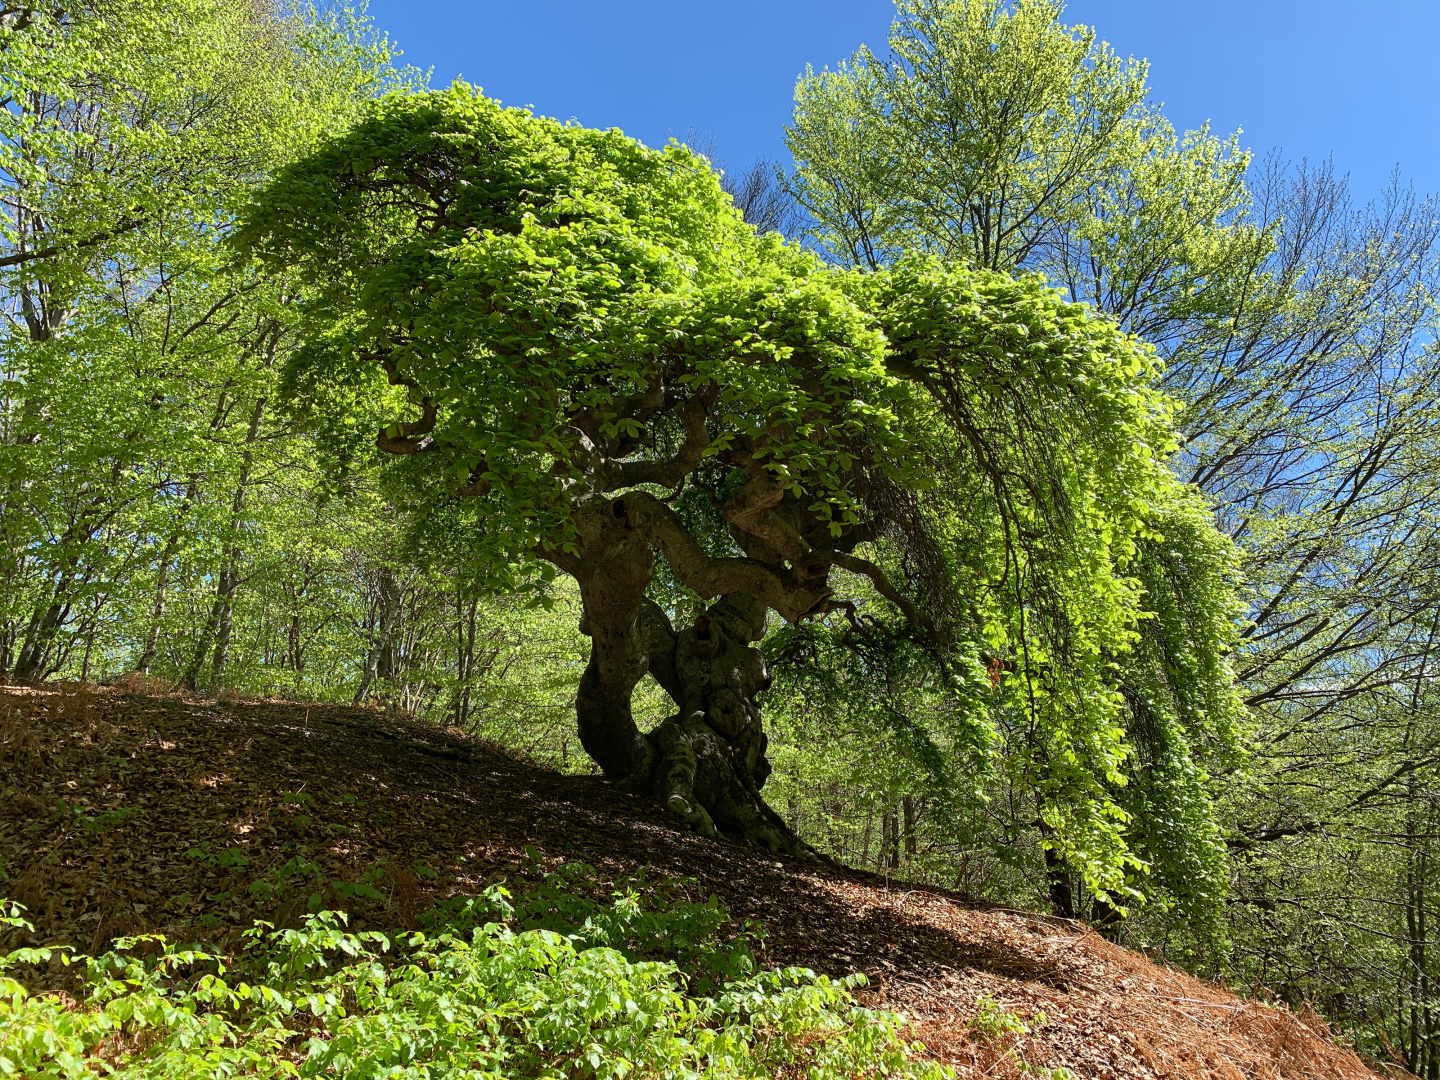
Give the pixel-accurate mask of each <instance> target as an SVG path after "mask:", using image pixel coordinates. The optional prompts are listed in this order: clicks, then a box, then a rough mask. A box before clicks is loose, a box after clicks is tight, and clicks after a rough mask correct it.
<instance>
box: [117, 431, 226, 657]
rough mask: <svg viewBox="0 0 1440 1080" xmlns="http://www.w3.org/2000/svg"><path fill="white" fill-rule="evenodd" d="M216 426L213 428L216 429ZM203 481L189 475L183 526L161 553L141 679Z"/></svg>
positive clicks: (156, 645)
mask: <svg viewBox="0 0 1440 1080" xmlns="http://www.w3.org/2000/svg"><path fill="white" fill-rule="evenodd" d="M214 426H215V425H214V423H212V424H211V428H212V429H213V428H214ZM199 481H200V478H199V475H198V474H196V473H191V474H190V479H189V480H188V481H187V482H186V484H185V498H184V499H183V500H182V501H181V503H180V522H181V524H180V525H178V526H176V527H175V529H174V530H173V531H172V532H171V533H170V535H169V537H167V538H166V540H165V550H164V551H162V552H161V553H160V568H159V570H158V571H157V572H156V575H155V603H154V605H153V606H152V607H151V609H150V625H149V628H148V629H147V630H146V631H145V644H144V646H143V647H142V648H141V650H140V659H138V660H136V661H135V670H136V671H138V672H139V673H140V674H141V675H149V674H150V665H151V664H153V663H154V662H155V654H156V652H157V651H158V650H159V647H160V623H161V622H162V621H163V620H164V618H165V598H166V591H167V590H168V588H169V585H170V568H171V566H172V565H173V564H174V562H175V556H176V555H177V554H179V552H180V538H181V537H182V536H183V535H184V531H185V525H184V521H185V516H186V515H187V514H188V513H189V512H190V507H191V506H192V505H193V504H194V502H195V487H196V485H197V484H198V483H199Z"/></svg>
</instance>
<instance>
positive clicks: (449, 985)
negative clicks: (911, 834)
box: [0, 863, 951, 1080]
mask: <svg viewBox="0 0 1440 1080" xmlns="http://www.w3.org/2000/svg"><path fill="white" fill-rule="evenodd" d="M595 894H596V888H595V872H594V871H593V870H592V869H591V868H590V867H588V866H585V865H584V864H579V863H574V864H568V865H566V866H563V867H561V868H560V869H559V870H558V871H555V872H553V873H550V874H547V875H545V877H544V879H543V880H542V881H540V882H538V883H536V884H533V885H523V886H517V887H516V890H515V893H514V894H513V895H512V893H511V892H509V891H507V890H506V889H505V888H503V887H501V886H498V885H496V886H491V887H490V888H488V889H486V890H485V891H484V892H483V893H481V894H480V895H478V896H472V897H460V898H452V899H450V900H447V901H445V902H443V903H441V904H439V905H437V906H436V907H434V908H432V909H431V910H430V911H428V912H426V913H425V914H424V915H423V916H422V917H421V919H420V925H421V929H419V930H415V931H393V932H380V931H373V930H371V931H351V929H350V928H349V926H348V921H347V916H346V915H345V914H344V913H343V912H336V911H320V912H317V913H314V914H311V915H309V916H308V917H307V918H306V919H305V920H304V923H303V925H302V926H301V927H299V928H298V929H278V930H277V929H275V928H274V927H273V926H271V925H270V924H268V923H264V922H259V923H256V924H255V925H254V926H253V927H252V928H251V929H250V930H249V931H247V932H246V933H245V934H244V936H243V940H242V945H241V947H240V948H239V949H238V950H236V951H235V952H234V953H233V954H229V955H221V954H220V952H219V951H218V950H216V949H214V948H213V947H207V946H200V945H181V944H177V943H174V942H171V941H169V940H167V939H166V938H165V937H163V936H161V935H157V934H146V935H140V936H137V937H131V938H125V939H121V940H118V941H117V942H116V943H115V948H114V950H113V951H111V952H108V953H106V954H104V955H103V956H96V957H90V956H72V955H70V954H68V953H64V952H61V953H58V954H57V953H56V952H55V951H53V950H49V949H33V948H26V949H17V950H15V951H12V952H10V953H9V954H8V955H6V956H4V957H0V994H3V999H0V1075H9V1076H23V1077H27V1078H28V1077H36V1078H39V1077H85V1076H95V1075H101V1076H104V1075H116V1076H123V1077H129V1078H135V1080H139V1078H142V1077H144V1078H149V1077H176V1078H179V1077H184V1078H187V1080H188V1078H201V1077H232V1076H256V1077H292V1076H303V1077H309V1076H337V1077H342V1076H343V1077H353V1078H357V1080H361V1078H365V1080H368V1078H371V1077H375V1078H379V1077H386V1078H417V1080H419V1078H424V1080H449V1078H452V1077H467V1078H471V1077H473V1078H500V1077H505V1078H511V1077H516V1078H520V1077H525V1078H532V1077H533V1078H539V1077H546V1078H556V1080H560V1078H565V1080H570V1078H597V1080H599V1078H606V1080H608V1078H621V1077H637V1078H638V1077H676V1078H682V1077H683V1078H692V1077H693V1078H697V1080H698V1078H702V1077H703V1078H716V1080H720V1078H730V1077H736V1078H739V1077H746V1078H748V1077H754V1078H757V1080H758V1078H761V1077H764V1078H770V1077H777V1076H778V1077H797V1078H798V1077H807V1078H815V1080H821V1078H829V1077H834V1078H837V1080H838V1078H841V1077H845V1078H853V1077H872V1076H873V1077H882V1076H883V1077H889V1076H894V1077H917V1078H918V1077H924V1078H927V1080H928V1078H939V1077H942V1076H949V1075H951V1074H950V1073H949V1072H947V1071H945V1070H942V1069H941V1068H939V1067H938V1066H936V1065H934V1064H933V1063H929V1062H923V1061H918V1060H916V1058H915V1055H916V1053H917V1052H918V1051H919V1050H920V1049H921V1047H920V1045H919V1044H918V1043H912V1042H910V1041H908V1040H907V1038H906V1036H905V1024H904V1021H903V1019H902V1018H901V1017H899V1016H896V1015H894V1014H892V1013H886V1012H878V1011H873V1010H869V1009H864V1008H861V1007H860V1006H858V1005H857V1004H856V1002H855V1000H854V997H853V996H852V993H851V991H852V990H854V989H855V988H856V987H857V986H859V985H862V983H863V977H861V976H858V975H857V976H850V977H847V978H844V979H839V980H832V979H829V978H827V977H825V976H823V975H817V974H815V973H814V972H812V971H809V970H807V969H804V968H794V967H791V968H781V969H772V970H760V969H759V967H758V965H757V963H756V960H755V948H754V946H756V945H757V944H758V943H759V940H760V935H761V930H760V928H759V927H758V926H756V925H754V924H751V923H745V924H739V925H737V924H736V923H735V922H734V921H733V920H731V918H730V916H729V915H728V913H727V912H726V911H725V909H724V908H723V907H721V906H720V905H719V904H718V903H717V902H716V901H715V899H714V898H713V897H711V899H710V900H709V901H708V902H705V903H696V902H693V901H689V900H686V899H684V898H683V895H682V893H681V891H680V890H679V889H678V888H677V887H676V883H671V884H670V886H669V887H667V886H665V885H659V886H653V885H647V884H646V883H645V882H643V881H637V882H631V883H629V884H627V885H626V886H625V887H623V888H621V889H620V890H619V891H615V892H611V893H609V894H608V895H605V894H603V893H601V895H600V896H599V897H598V898H597V896H596V895H595ZM6 910H8V915H4V914H3V911H0V925H4V926H8V927H10V928H23V927H24V926H25V925H26V924H25V923H24V920H23V918H22V911H21V909H20V908H19V907H18V906H17V905H9V907H8V909H6ZM55 955H59V956H60V957H61V959H62V960H63V961H64V962H65V963H67V964H71V965H77V966H78V967H79V968H80V969H81V970H83V972H84V990H83V991H82V992H81V993H79V994H78V995H76V996H74V997H71V996H69V995H63V994H35V995H31V994H29V993H27V991H26V990H25V988H24V987H23V985H22V984H21V982H20V981H19V980H18V979H17V978H15V977H14V976H15V975H16V974H19V973H20V972H22V971H23V970H24V969H25V968H27V967H32V966H34V965H38V964H46V963H49V962H50V961H51V959H52V956H55Z"/></svg>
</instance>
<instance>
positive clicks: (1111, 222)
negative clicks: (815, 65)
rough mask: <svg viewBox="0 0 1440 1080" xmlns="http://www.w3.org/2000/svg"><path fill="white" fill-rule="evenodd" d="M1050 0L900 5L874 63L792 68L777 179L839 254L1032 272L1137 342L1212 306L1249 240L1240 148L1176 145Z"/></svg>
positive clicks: (1198, 136) (865, 55) (916, 0)
mask: <svg viewBox="0 0 1440 1080" xmlns="http://www.w3.org/2000/svg"><path fill="white" fill-rule="evenodd" d="M1061 12H1062V5H1061V4H1059V3H1057V2H1054V0H1021V2H1018V3H1013V4H1010V3H1005V2H1003V0H900V2H898V3H897V16H896V20H895V23H894V26H893V27H892V29H891V33H890V56H889V57H879V56H876V55H875V54H873V53H872V52H870V50H868V49H864V48H862V49H860V50H859V51H858V52H857V53H855V54H854V55H853V56H852V57H851V58H850V59H849V60H848V61H847V62H842V63H841V64H839V65H838V66H837V67H836V68H835V69H833V70H831V69H826V70H824V71H821V72H819V73H815V72H814V71H811V70H807V73H806V75H805V76H803V77H802V78H801V79H800V81H799V83H798V85H797V86H796V89H795V100H796V104H795V114H794V120H793V122H792V124H791V126H790V127H789V129H788V135H787V138H788V142H789V145H790V150H791V152H792V153H793V155H794V158H795V172H794V175H793V177H792V188H793V190H794V192H795V194H796V196H797V197H798V198H799V200H800V202H801V203H802V204H803V205H804V206H805V207H806V209H808V210H809V212H810V213H811V214H812V216H813V217H814V219H815V225H816V229H815V234H814V235H815V238H816V239H817V240H818V241H819V243H820V244H821V245H822V246H823V247H824V248H825V250H826V251H827V252H828V253H829V254H830V255H831V257H833V258H835V259H837V260H838V261H840V262H842V263H845V264H848V265H857V266H871V267H878V266H883V265H886V264H888V263H889V262H891V261H893V260H894V259H895V258H896V257H898V256H899V255H900V254H902V253H914V252H918V251H924V252H930V253H933V254H936V255H940V256H942V257H944V258H946V259H948V260H954V261H956V262H959V263H962V264H965V265H971V266H983V267H987V268H991V269H997V270H1005V271H1015V270H1027V271H1036V272H1040V273H1043V274H1045V275H1046V276H1047V278H1048V279H1049V280H1050V281H1051V282H1053V283H1055V284H1057V285H1063V286H1064V287H1065V288H1066V289H1067V290H1068V291H1069V293H1070V295H1071V296H1072V297H1073V298H1074V299H1076V300H1086V301H1089V302H1091V303H1094V304H1095V305H1096V306H1097V307H1098V308H1100V309H1101V310H1103V311H1106V312H1109V313H1111V314H1112V315H1114V316H1116V317H1118V318H1120V319H1122V320H1123V321H1125V322H1126V324H1127V326H1128V327H1129V328H1131V329H1134V330H1136V331H1139V332H1141V333H1142V334H1144V335H1145V336H1155V335H1157V334H1158V333H1160V332H1162V326H1161V324H1160V323H1158V322H1154V321H1153V320H1152V319H1151V318H1150V316H1151V315H1153V314H1154V313H1155V312H1156V311H1157V309H1158V310H1160V311H1165V310H1167V309H1169V308H1172V307H1174V306H1175V305H1180V304H1184V305H1187V306H1190V307H1194V308H1201V309H1208V308H1207V306H1208V307H1213V305H1214V304H1216V303H1219V302H1223V297H1222V294H1224V293H1225V292H1226V290H1227V289H1228V288H1229V287H1230V283H1231V279H1232V277H1233V276H1234V270H1235V266H1234V264H1235V261H1236V260H1235V255H1236V254H1237V250H1238V249H1240V248H1245V247H1248V246H1251V245H1253V244H1255V243H1256V240H1257V238H1256V235H1255V233H1254V230H1251V229H1248V228H1243V227H1238V226H1236V225H1234V224H1233V219H1234V218H1235V215H1236V214H1237V212H1239V211H1241V210H1243V209H1244V208H1245V206H1246V205H1247V192H1246V189H1245V185H1244V174H1245V169H1246V167H1247V165H1248V162H1249V158H1248V155H1246V154H1244V153H1242V152H1240V151H1239V149H1238V147H1237V144H1236V141H1235V139H1234V138H1231V139H1228V140H1222V139H1218V138H1216V137H1215V136H1213V135H1211V134H1210V133H1209V132H1208V131H1207V130H1205V129H1201V130H1200V131H1196V132H1190V133H1188V134H1186V135H1185V136H1184V137H1183V138H1177V136H1176V134H1175V131H1174V129H1173V128H1172V127H1171V126H1170V124H1169V122H1168V121H1167V120H1166V119H1165V117H1164V115H1163V114H1162V113H1161V112H1160V111H1159V110H1158V109H1157V108H1155V107H1153V106H1152V105H1149V104H1147V102H1146V100H1145V99H1146V93H1147V88H1146V84H1145V77H1146V65H1145V64H1144V63H1142V62H1138V61H1135V60H1130V59H1121V58H1120V57H1117V56H1116V55H1115V53H1114V52H1113V51H1112V50H1110V48H1109V47H1108V46H1106V45H1105V44H1104V43H1103V42H1102V41H1099V40H1098V39H1097V37H1096V35H1095V32H1094V31H1093V30H1091V29H1090V28H1089V27H1085V26H1077V27H1069V26H1066V25H1064V24H1063V23H1062V22H1061V21H1060V16H1061Z"/></svg>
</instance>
